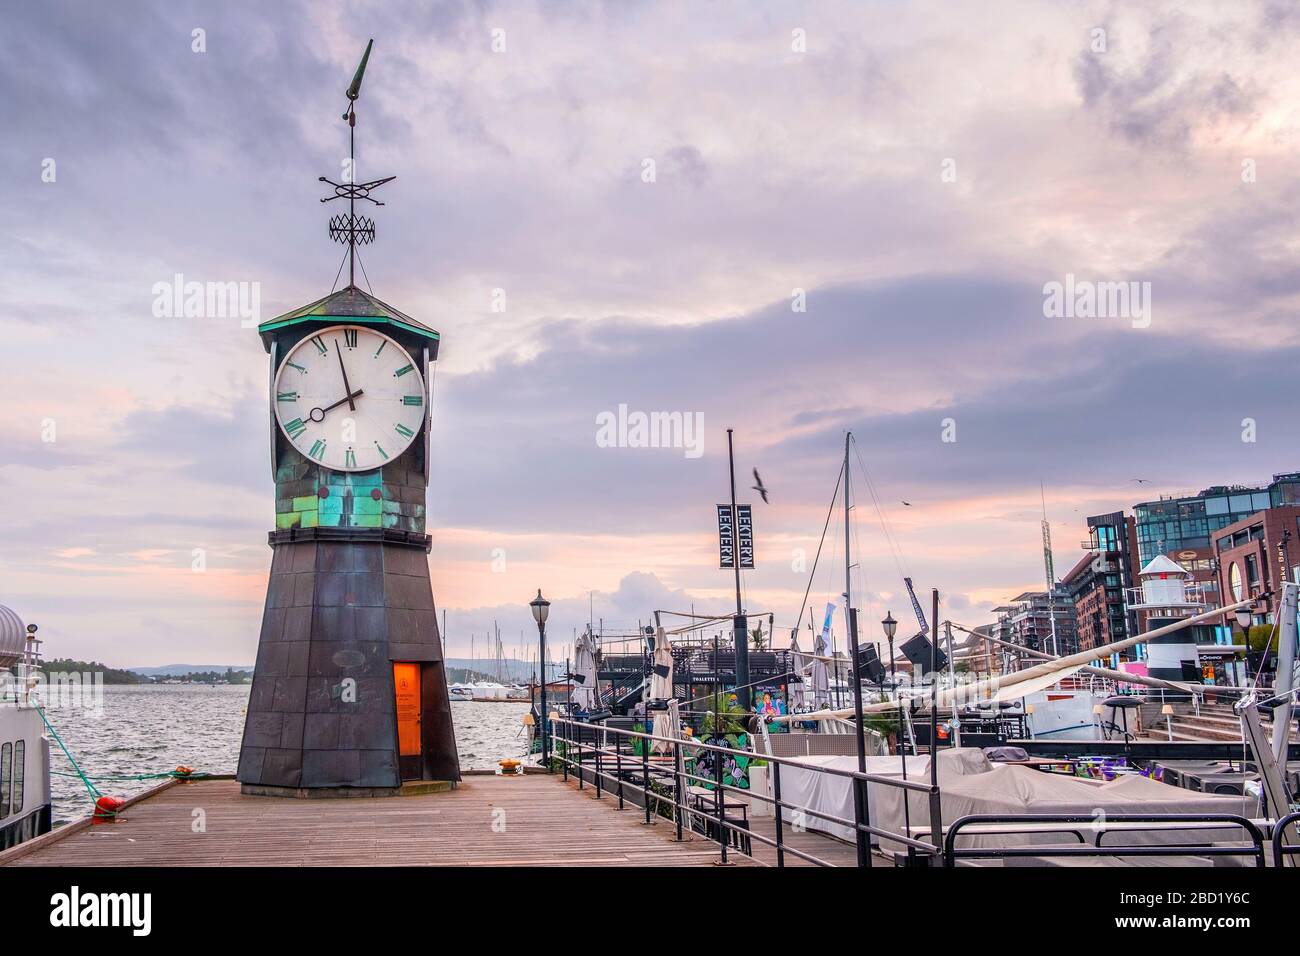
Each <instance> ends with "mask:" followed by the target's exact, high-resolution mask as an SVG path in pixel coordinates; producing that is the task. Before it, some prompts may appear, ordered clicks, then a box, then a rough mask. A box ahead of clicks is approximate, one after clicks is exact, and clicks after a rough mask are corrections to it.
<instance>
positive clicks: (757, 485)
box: [752, 468, 767, 504]
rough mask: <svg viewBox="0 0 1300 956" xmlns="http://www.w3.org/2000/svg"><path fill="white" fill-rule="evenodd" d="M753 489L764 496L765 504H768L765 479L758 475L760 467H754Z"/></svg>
mask: <svg viewBox="0 0 1300 956" xmlns="http://www.w3.org/2000/svg"><path fill="white" fill-rule="evenodd" d="M752 487H753V489H754V490H755V491H757V492H758V493H759V494H760V495H762V496H763V504H767V489H766V488H764V487H763V479H762V478H760V477H758V469H757V468H755V469H754V484H753V485H752Z"/></svg>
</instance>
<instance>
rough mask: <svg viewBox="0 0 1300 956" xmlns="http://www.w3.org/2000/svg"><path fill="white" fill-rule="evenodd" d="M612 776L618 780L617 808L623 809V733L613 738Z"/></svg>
mask: <svg viewBox="0 0 1300 956" xmlns="http://www.w3.org/2000/svg"><path fill="white" fill-rule="evenodd" d="M614 777H615V779H617V780H618V808H619V809H620V810H622V809H623V735H622V734H619V735H618V736H616V737H615V738H614Z"/></svg>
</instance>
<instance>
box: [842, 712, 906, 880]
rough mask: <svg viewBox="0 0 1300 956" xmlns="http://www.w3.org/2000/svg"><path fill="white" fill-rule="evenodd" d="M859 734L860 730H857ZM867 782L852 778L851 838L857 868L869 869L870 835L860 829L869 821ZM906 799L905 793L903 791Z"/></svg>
mask: <svg viewBox="0 0 1300 956" xmlns="http://www.w3.org/2000/svg"><path fill="white" fill-rule="evenodd" d="M858 732H859V733H861V728H859V730H858ZM866 791H867V782H866V781H865V780H860V779H859V778H857V777H854V778H853V836H854V842H855V843H856V844H857V848H858V866H865V867H866V868H867V869H870V868H871V834H870V833H868V832H867V831H866V830H864V829H862V828H863V827H865V826H866V825H867V823H868V822H869V820H870V815H869V814H868V812H867V792H866ZM903 799H904V800H906V799H907V791H906V790H905V791H903Z"/></svg>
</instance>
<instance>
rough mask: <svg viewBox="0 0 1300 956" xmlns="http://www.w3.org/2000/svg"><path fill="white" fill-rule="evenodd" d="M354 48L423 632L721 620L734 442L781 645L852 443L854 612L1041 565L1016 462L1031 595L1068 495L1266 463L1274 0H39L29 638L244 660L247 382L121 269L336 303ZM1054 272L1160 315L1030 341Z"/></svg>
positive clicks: (54, 650) (1285, 294) (1292, 87)
mask: <svg viewBox="0 0 1300 956" xmlns="http://www.w3.org/2000/svg"><path fill="white" fill-rule="evenodd" d="M196 30H201V31H203V32H202V34H201V35H200V37H201V40H202V43H201V44H199V43H197V42H196V40H195V31H196ZM494 31H496V32H495V33H494ZM372 36H373V37H374V38H375V51H374V54H373V56H372V58H371V62H370V67H369V70H368V72H367V75H366V81H365V86H364V89H363V94H362V99H361V101H360V102H359V104H358V117H359V120H358V160H359V169H358V175H359V176H360V178H362V179H371V178H377V177H379V176H385V175H391V174H396V175H397V177H398V179H397V180H396V182H394V183H392V184H390V185H388V186H386V187H384V193H385V195H384V196H383V198H384V199H385V200H386V202H387V205H385V206H384V207H382V208H380V209H378V210H377V211H376V212H375V218H376V220H377V223H378V235H379V239H378V242H377V244H376V245H375V246H373V247H370V248H367V249H366V250H365V251H364V253H363V262H364V264H365V267H366V277H367V279H368V280H369V282H370V283H371V286H372V287H373V289H374V292H375V294H377V295H378V296H379V297H380V298H381V299H384V300H385V301H388V302H390V303H392V304H393V305H395V306H397V307H398V308H400V309H402V310H403V311H405V312H407V313H409V314H411V315H414V316H416V317H417V318H419V319H421V320H422V321H424V322H426V323H427V324H429V325H431V326H433V327H434V328H436V329H438V330H439V331H440V332H441V334H442V336H443V344H442V352H441V360H440V361H439V363H438V368H437V373H436V379H435V386H434V392H435V395H434V412H433V420H434V426H433V428H434V430H433V436H432V437H433V444H434V449H435V454H434V466H433V477H432V483H431V486H430V491H429V509H430V529H429V530H430V531H431V533H432V534H433V540H434V546H433V551H432V554H431V555H430V558H429V560H430V567H431V571H432V578H433V584H434V596H435V600H436V601H437V602H438V605H439V607H440V608H445V609H446V611H447V615H448V625H449V626H448V637H449V644H450V652H451V653H452V654H453V655H457V656H462V655H464V654H466V653H468V650H469V647H470V638H471V635H475V634H477V635H479V637H478V640H477V644H478V646H479V647H480V648H481V647H482V635H483V634H485V633H486V632H487V630H488V629H489V628H490V627H492V626H493V622H496V623H498V624H499V625H500V628H501V631H502V636H503V640H504V642H505V644H506V649H507V651H508V652H509V651H512V650H515V649H516V648H518V647H519V646H520V642H521V639H522V640H527V641H531V637H532V635H533V634H534V633H535V629H534V626H533V624H532V621H531V618H530V617H529V615H528V610H527V607H526V603H527V601H528V600H529V599H530V598H531V597H532V595H533V594H534V593H535V592H536V589H537V588H538V587H541V588H542V589H543V590H544V591H545V592H546V594H547V596H548V597H550V598H551V599H552V600H553V601H554V602H555V603H554V607H553V610H552V625H551V632H552V634H553V636H554V638H555V640H556V642H557V643H558V644H559V645H560V646H559V649H558V650H557V651H556V652H555V653H556V654H557V656H562V655H563V653H564V650H563V645H564V644H565V643H566V642H567V641H568V640H569V639H571V636H572V634H573V631H574V629H575V628H580V627H581V626H582V625H583V624H584V623H585V622H586V620H587V618H588V614H592V615H593V616H595V617H596V618H600V619H603V620H604V622H605V625H606V628H607V629H611V630H615V629H622V628H630V627H632V626H635V625H636V624H637V623H638V622H644V621H647V620H648V619H649V618H650V616H651V614H652V612H653V611H655V610H656V609H676V610H687V609H689V608H690V607H691V606H694V607H695V608H696V609H697V610H708V611H725V610H726V609H727V607H728V605H729V603H730V602H731V600H732V598H731V587H732V580H731V578H730V577H729V575H728V573H727V572H723V571H720V570H718V568H717V555H716V544H715V540H714V534H715V530H714V526H713V519H714V515H713V505H714V503H715V502H718V501H722V500H725V498H726V496H727V456H726V432H725V430H726V429H727V428H734V429H735V436H736V451H737V466H738V471H739V473H740V475H741V477H747V476H748V475H749V472H750V469H751V468H754V467H757V468H758V469H759V470H760V472H761V473H762V474H763V479H764V482H765V483H766V485H767V486H768V487H769V489H770V491H771V502H770V503H769V504H767V505H763V504H761V503H756V514H755V524H756V534H757V563H758V567H757V569H756V570H755V571H753V572H748V573H747V574H746V575H745V599H746V603H747V606H748V608H749V609H750V610H752V611H755V612H771V613H773V614H774V615H775V620H776V624H777V627H778V630H779V631H782V632H785V633H788V628H789V627H791V626H792V625H794V623H795V620H796V617H797V616H798V615H799V612H800V604H801V599H802V597H803V594H804V592H805V589H808V588H809V572H808V570H806V567H808V566H811V561H812V555H813V553H814V552H815V550H816V548H817V544H818V539H819V536H820V533H821V529H822V525H823V522H824V521H825V520H826V510H827V505H828V504H829V502H830V499H831V493H832V489H833V488H834V485H835V481H836V475H837V472H838V468H839V458H840V456H841V455H842V453H843V442H844V433H845V431H846V430H852V432H853V433H854V436H855V439H856V443H857V453H856V454H855V455H854V466H855V469H854V470H855V474H854V486H853V490H854V493H855V497H856V500H857V506H856V507H855V509H854V512H853V513H854V516H855V521H854V525H855V540H854V549H855V559H856V558H858V557H859V556H860V563H859V566H858V567H857V568H856V569H855V572H854V588H855V591H856V592H857V594H858V595H859V597H858V600H857V601H856V602H855V603H858V604H860V605H861V606H862V607H863V615H864V619H865V620H867V621H875V620H877V619H879V618H880V617H882V616H883V614H884V611H885V610H887V609H888V610H892V611H893V612H894V614H895V616H896V617H897V616H901V615H902V614H903V612H905V611H906V606H907V601H906V597H905V596H902V597H900V592H901V589H902V583H901V577H902V575H903V574H910V575H911V576H912V577H913V578H914V580H915V582H916V584H917V586H918V588H920V589H929V588H931V587H938V588H939V589H940V590H941V592H942V594H943V598H944V602H945V605H946V607H947V609H948V612H949V613H950V614H951V616H952V617H953V619H954V620H958V621H961V622H963V623H966V624H970V625H973V624H979V623H984V622H985V621H987V620H989V619H990V615H989V613H988V612H989V609H990V608H992V607H993V606H995V605H996V604H998V603H1001V602H1002V601H1004V600H1006V599H1007V598H1009V597H1011V596H1013V595H1015V594H1017V593H1019V592H1020V591H1022V590H1026V589H1028V588H1033V587H1041V586H1042V577H1043V572H1042V564H1041V554H1040V551H1039V524H1038V523H1039V520H1040V517H1041V514H1040V493H1039V483H1040V481H1041V482H1042V485H1043V488H1044V489H1045V492H1046V498H1047V513H1048V518H1049V520H1050V521H1051V524H1052V531H1053V535H1054V539H1055V542H1056V565H1057V568H1058V569H1061V570H1063V569H1065V568H1068V567H1069V565H1070V564H1072V563H1073V561H1074V559H1075V558H1076V557H1077V555H1078V554H1079V547H1078V546H1079V542H1080V540H1081V539H1083V538H1084V537H1086V533H1087V531H1086V526H1085V521H1084V519H1085V517H1086V516H1087V515H1088V514H1096V513H1100V512H1106V511H1112V510H1116V509H1118V508H1128V507H1130V506H1131V505H1132V504H1133V503H1134V502H1135V501H1138V500H1143V499H1146V498H1150V497H1154V496H1156V495H1157V494H1159V493H1170V492H1178V491H1185V490H1188V489H1191V490H1195V489H1199V488H1201V487H1204V486H1206V485H1209V484H1214V483H1228V482H1237V481H1242V482H1246V481H1258V480H1261V479H1263V480H1267V478H1268V476H1269V475H1271V474H1272V473H1274V472H1281V471H1290V470H1296V469H1300V448H1298V447H1297V442H1296V438H1297V432H1298V431H1300V429H1298V428H1297V425H1296V422H1295V420H1294V415H1293V413H1292V395H1293V390H1294V386H1293V381H1294V377H1295V374H1296V371H1295V370H1296V368H1297V360H1298V359H1300V332H1298V331H1297V324H1296V322H1295V316H1296V303H1297V295H1298V293H1300V268H1297V266H1296V265H1295V262H1296V252H1297V247H1298V246H1300V223H1297V213H1296V210H1297V209H1300V206H1297V199H1298V198H1300V196H1297V192H1298V190H1297V187H1296V179H1295V176H1294V173H1293V170H1294V169H1295V168H1296V167H1297V159H1298V158H1300V157H1297V147H1298V146H1300V76H1298V75H1297V74H1296V73H1295V71H1294V68H1293V53H1294V49H1295V48H1296V44H1297V41H1298V40H1300V12H1297V11H1296V8H1294V7H1293V6H1292V5H1290V4H1288V3H1281V2H1278V3H1272V2H1254V3H1250V2H1243V3H1239V4H1230V5H1225V4H1219V3H1151V4H1141V5H1133V4H1123V3H1113V4H1112V3H1088V2H1077V3H1069V4H1061V3H1048V2H1039V3H1028V2H1014V0H1005V2H998V3H995V4H979V5H975V4H971V5H958V4H951V3H941V2H934V3H929V2H912V3H895V2H890V3H860V2H846V3H834V2H815V3H806V4H800V3H790V2H781V3H777V2H772V3H761V2H740V0H736V2H718V3H709V4H699V3H693V4H691V3H680V4H677V3H605V4H600V3H590V4H581V5H580V4H562V3H524V2H511V3H488V2H465V3H451V2H449V3H402V2H397V3H384V4H366V3H330V2H300V3H283V4H264V3H262V4H258V3H251V2H233V3H225V4H221V5H211V4H201V3H187V2H170V0H169V2H162V0H159V2H124V3H121V4H113V5H108V4H103V5H98V4H96V5H88V4H77V3H71V2H58V0H55V2H50V3H45V4H39V5H36V4H29V5H25V6H23V7H22V8H20V9H17V10H14V11H10V13H9V14H7V16H6V18H5V24H4V28H3V30H0V89H2V90H3V92H4V98H5V102H6V104H7V107H8V109H7V111H6V112H7V115H6V121H5V135H4V136H3V137H0V162H2V163H3V168H4V183H5V188H4V202H3V203H0V279H2V280H3V284H2V288H3V293H2V295H3V300H2V305H3V312H2V313H0V314H2V315H3V319H2V320H0V321H2V325H0V328H2V329H3V335H4V345H3V348H0V363H2V365H0V368H2V370H3V380H4V383H5V396H6V397H5V403H4V411H3V412H2V413H0V443H2V445H3V449H2V450H0V489H2V490H3V494H4V498H5V500H6V502H7V504H8V507H7V509H6V516H7V520H6V521H5V525H4V533H3V535H0V603H4V604H6V605H9V606H11V607H13V608H15V609H16V610H18V612H19V613H20V614H21V615H22V616H23V617H24V618H25V619H27V620H29V621H36V622H38V623H39V624H40V625H41V629H42V635H43V636H44V637H46V638H47V640H48V643H47V645H46V653H47V655H50V656H64V655H67V656H73V657H81V658H93V659H98V660H103V661H106V662H109V663H112V664H117V665H151V664H163V663H171V662H178V661H183V662H187V663H248V662H251V661H252V660H253V657H254V654H255V649H256V641H257V632H258V622H259V619H260V615H261V608H262V603H263V600H264V596H265V587H266V576H267V571H268V568H269V564H270V550H269V548H268V547H267V545H266V531H267V530H268V528H270V527H271V526H272V524H273V521H274V518H273V509H274V503H273V487H272V483H271V476H270V472H269V465H268V454H267V413H266V402H267V357H266V355H265V353H264V351H263V349H262V346H261V343H260V342H259V340H258V338H257V336H256V334H255V333H254V332H253V331H251V330H249V329H247V328H243V327H241V324H240V322H239V320H238V319H237V318H220V317H195V318H183V317H175V318H165V317H157V316H155V314H154V310H153V299H154V293H153V288H154V285H155V284H156V283H158V282H168V281H171V278H172V277H173V276H174V275H177V274H181V275H183V276H184V277H185V279H186V280H192V281H200V282H249V283H256V284H257V288H258V290H259V294H260V310H261V318H267V317H270V316H272V315H275V314H278V313H280V312H283V311H286V310H289V309H291V308H294V307H297V306H299V305H302V304H304V303H306V302H309V301H312V300H314V299H316V298H319V297H320V296H321V295H323V294H325V293H326V292H327V291H329V289H330V287H331V284H332V282H333V281H334V278H335V275H336V272H337V269H338V266H339V255H340V249H339V247H337V246H336V245H333V244H332V243H330V241H329V239H328V237H327V236H326V230H325V222H326V219H327V218H328V214H329V212H330V211H331V210H330V209H329V208H328V207H322V206H321V204H320V202H319V201H318V200H319V199H320V197H321V196H322V195H323V193H322V191H321V184H320V183H319V182H317V177H318V176H322V175H323V176H329V177H330V178H332V179H337V178H338V175H339V173H340V171H341V164H342V161H343V159H344V157H345V156H346V125H345V124H344V123H343V122H342V121H341V120H340V118H339V117H340V114H341V112H342V109H343V104H344V98H343V95H342V94H343V90H344V88H345V87H346V84H347V82H348V80H349V79H350V78H351V75H352V71H353V70H354V69H355V66H356V61H357V59H358V57H359V55H360V52H361V50H362V49H363V48H364V45H365V40H366V39H367V38H368V37H372ZM196 45H201V46H202V47H203V49H202V51H199V52H196V50H195V49H194V48H195V46H196ZM494 47H495V48H494ZM502 47H504V49H502ZM51 160H52V161H53V162H52V163H51V162H50V161H51ZM647 160H652V161H653V164H654V165H653V169H654V177H653V181H649V182H648V181H646V180H647V177H646V175H645V171H646V169H647ZM51 171H52V172H53V175H51ZM51 179H52V181H49V180H51ZM1067 275H1073V276H1075V277H1076V278H1077V279H1078V280H1081V281H1087V282H1136V283H1149V286H1147V288H1149V289H1150V313H1149V319H1150V322H1149V325H1148V326H1147V327H1138V326H1139V324H1140V323H1137V322H1134V321H1130V320H1129V319H1128V318H1125V317H1096V318H1087V317H1072V318H1048V317H1045V315H1044V291H1043V290H1044V286H1045V284H1047V283H1051V282H1064V281H1065V277H1066V276H1067ZM498 290H499V291H498ZM795 290H802V296H797V295H796V292H795ZM799 299H802V302H803V308H802V310H800V309H799V308H798V307H797V301H798V300H799ZM502 301H504V309H503V310H501V309H498V308H494V303H496V304H498V305H499V304H500V303H501V302H502ZM620 405H626V406H627V407H628V408H629V409H630V410H633V411H637V410H640V411H675V412H681V413H683V414H690V415H695V414H699V415H702V416H703V422H704V439H705V443H704V453H703V455H701V456H699V457H690V456H688V455H687V454H685V453H684V450H683V449H672V448H628V447H623V448H619V447H614V448H609V447H601V446H600V445H599V444H598V443H597V441H596V432H597V428H596V421H597V416H599V415H601V413H604V412H613V411H616V410H617V409H618V408H619V406H620ZM1245 418H1251V419H1254V421H1255V422H1256V433H1257V440H1256V441H1255V442H1243V441H1242V421H1243V419H1245ZM948 419H951V421H952V423H953V427H952V428H949V433H950V435H951V433H952V430H953V428H955V436H956V441H943V440H942V439H943V436H944V424H943V423H944V422H945V420H948ZM51 439H52V440H51ZM858 455H860V462H859V460H858ZM863 467H864V468H865V472H863V470H862V468H863ZM1137 477H1141V478H1144V479H1147V480H1148V481H1149V484H1144V485H1141V486H1140V487H1139V485H1138V484H1137V483H1135V482H1134V481H1133V479H1134V478H1137ZM749 484H750V482H749V481H748V480H745V481H743V482H742V483H741V490H742V500H744V499H745V498H747V497H753V495H752V493H751V492H749V491H748V490H746V489H747V486H748V485H749ZM903 501H908V502H910V503H911V504H910V505H903V504H902V502H903ZM877 505H878V507H877ZM834 520H835V521H837V522H838V521H840V520H842V519H841V518H840V517H839V516H837V517H836V518H835V519H834ZM886 528H887V529H888V531H889V532H890V534H889V535H888V536H887V535H886V534H885V529H886ZM891 540H892V542H893V546H891V544H890V541H891ZM195 549H202V551H203V554H204V555H205V568H204V570H202V571H201V572H196V571H195V570H193V562H194V559H193V555H194V550H195ZM801 555H805V556H806V560H801ZM502 558H504V561H502ZM822 561H823V564H822V566H821V567H820V568H819V569H818V572H817V575H816V576H815V578H814V580H813V581H812V586H811V589H810V591H811V593H810V597H809V603H811V604H816V605H818V606H821V605H822V604H824V603H825V602H826V601H827V600H828V599H834V598H835V597H836V596H837V595H838V594H839V592H840V591H841V590H842V589H843V571H842V568H841V567H839V566H837V564H836V562H839V563H840V564H842V561H843V549H842V544H840V543H838V542H828V544H827V546H826V552H825V553H824V555H823V558H822ZM805 621H806V616H805ZM871 630H874V625H872V627H871ZM521 635H522V636H523V637H522V638H521ZM784 639H785V638H784V636H782V638H781V640H782V642H784Z"/></svg>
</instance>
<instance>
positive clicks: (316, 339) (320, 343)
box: [311, 335, 330, 355]
mask: <svg viewBox="0 0 1300 956" xmlns="http://www.w3.org/2000/svg"><path fill="white" fill-rule="evenodd" d="M311 344H312V345H314V346H316V348H317V350H318V351H319V352H320V354H321V355H329V351H330V350H329V346H328V345H326V344H325V342H324V340H323V339H321V337H320V336H319V335H313V336H312V337H311Z"/></svg>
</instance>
